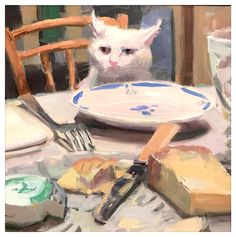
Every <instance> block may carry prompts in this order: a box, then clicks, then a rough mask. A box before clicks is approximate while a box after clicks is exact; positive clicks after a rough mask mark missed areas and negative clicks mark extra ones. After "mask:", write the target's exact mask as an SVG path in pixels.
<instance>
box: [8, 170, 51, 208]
mask: <svg viewBox="0 0 236 237" xmlns="http://www.w3.org/2000/svg"><path fill="white" fill-rule="evenodd" d="M52 190H53V184H52V183H51V182H50V181H48V180H47V179H46V178H44V177H41V176H37V175H25V174H20V175H19V174H17V175H11V176H7V177H6V180H5V191H6V199H5V203H6V204H9V205H17V206H29V205H33V204H37V203H41V202H43V201H45V200H47V199H48V197H49V196H50V194H51V193H52Z"/></svg>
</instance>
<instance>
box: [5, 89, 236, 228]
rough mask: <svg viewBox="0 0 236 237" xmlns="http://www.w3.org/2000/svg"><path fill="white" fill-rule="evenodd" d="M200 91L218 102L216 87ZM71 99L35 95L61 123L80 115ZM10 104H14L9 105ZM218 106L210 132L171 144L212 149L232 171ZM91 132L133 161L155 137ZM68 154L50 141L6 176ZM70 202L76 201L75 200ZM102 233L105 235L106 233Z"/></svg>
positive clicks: (13, 162)
mask: <svg viewBox="0 0 236 237" xmlns="http://www.w3.org/2000/svg"><path fill="white" fill-rule="evenodd" d="M200 90H201V91H202V92H204V93H206V94H209V95H212V96H214V97H215V98H217V97H216V94H215V90H214V88H213V87H202V88H200ZM71 96H72V92H69V91H66V92H57V93H54V94H41V95H36V97H37V100H38V101H39V102H40V104H41V106H42V107H43V108H44V109H45V111H46V112H47V113H48V114H49V115H50V116H51V117H52V118H53V119H54V120H55V121H57V122H59V123H61V122H73V121H74V118H75V116H76V114H77V109H76V108H75V107H74V106H72V105H71V104H70V103H69V101H70V98H71ZM217 101H218V99H217ZM7 103H12V101H9V102H7ZM14 103H15V102H14ZM217 104H218V105H219V106H218V107H217V108H215V109H212V110H211V111H208V112H207V113H206V114H205V115H204V117H203V120H206V121H207V123H208V124H209V126H210V129H209V130H208V132H207V133H206V134H204V135H199V136H197V137H193V138H191V139H185V140H181V141H174V142H171V144H170V145H171V146H175V145H180V144H181V145H199V146H205V147H207V148H209V149H211V150H212V152H213V153H214V154H215V155H216V156H217V157H218V158H219V159H220V160H221V161H222V162H223V163H224V164H225V165H226V167H228V168H230V157H229V156H228V153H227V151H228V149H227V146H226V143H225V142H226V136H225V134H224V133H225V129H226V128H227V126H228V125H229V124H228V123H227V121H226V119H225V118H224V117H223V115H222V110H221V105H220V103H219V101H218V103H217ZM90 132H91V134H92V137H93V139H94V143H95V146H96V149H97V150H98V151H108V152H109V151H120V152H125V153H126V152H128V153H132V154H134V158H135V157H136V156H137V155H138V154H139V153H140V151H141V149H142V147H143V145H144V144H145V143H146V142H147V141H148V140H149V138H150V137H151V135H152V134H151V133H145V132H142V131H130V130H129V132H127V131H125V130H121V129H116V128H107V129H100V128H99V127H98V128H90ZM65 153H66V151H65V150H64V149H62V148H61V147H59V146H58V145H57V144H55V143H54V142H53V141H52V140H50V141H48V142H47V143H46V144H45V146H44V147H40V148H39V149H38V150H35V151H34V152H30V153H23V154H19V155H17V156H15V157H10V158H8V159H7V160H6V172H8V171H9V170H11V169H12V168H14V167H15V166H19V165H21V164H24V166H26V165H30V164H34V162H35V161H36V160H39V159H47V158H48V157H56V156H61V155H62V154H65ZM71 198H72V199H73V197H72V196H71ZM168 208H169V207H168ZM167 212H168V211H167ZM217 218H218V219H217ZM222 218H223V219H222ZM222 218H219V217H216V218H215V219H214V218H212V219H210V227H211V231H218V230H224V231H230V226H231V224H230V217H229V216H226V217H225V216H224V217H222ZM177 219H180V217H179V216H178V215H176V220H177ZM222 220H223V221H222ZM222 226H223V227H222ZM96 228H97V227H94V228H93V230H96ZM85 230H87V231H89V229H86V228H85ZM102 230H104V231H105V230H106V229H102ZM147 230H149V229H147Z"/></svg>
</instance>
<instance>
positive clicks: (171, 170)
mask: <svg viewBox="0 0 236 237" xmlns="http://www.w3.org/2000/svg"><path fill="white" fill-rule="evenodd" d="M148 184H149V185H150V186H152V187H153V188H154V189H155V190H157V191H158V192H160V193H162V194H164V195H165V196H166V197H167V198H168V199H169V200H170V202H171V203H173V204H174V206H176V207H177V209H178V210H180V212H181V213H183V214H185V215H204V214H206V213H217V214H223V213H229V212H230V211H231V177H230V175H229V174H228V173H227V171H226V170H225V168H224V167H223V166H222V165H221V163H220V162H219V161H218V160H217V159H216V157H214V155H213V154H212V152H211V151H210V150H208V149H207V148H205V147H200V146H178V147H167V148H164V149H162V150H161V151H160V152H159V153H156V154H155V155H151V156H150V157H149V163H148Z"/></svg>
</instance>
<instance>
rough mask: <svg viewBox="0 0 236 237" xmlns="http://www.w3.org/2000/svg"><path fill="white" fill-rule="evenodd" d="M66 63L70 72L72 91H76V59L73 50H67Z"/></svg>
mask: <svg viewBox="0 0 236 237" xmlns="http://www.w3.org/2000/svg"><path fill="white" fill-rule="evenodd" d="M65 54H66V62H67V67H68V71H69V79H70V89H71V90H73V89H75V58H74V55H73V52H72V50H71V49H66V50H65Z"/></svg>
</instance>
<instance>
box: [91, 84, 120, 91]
mask: <svg viewBox="0 0 236 237" xmlns="http://www.w3.org/2000/svg"><path fill="white" fill-rule="evenodd" d="M121 86H124V84H122V83H114V84H107V85H102V86H97V87H95V88H93V89H91V90H92V91H97V90H110V89H116V88H118V87H121Z"/></svg>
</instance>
